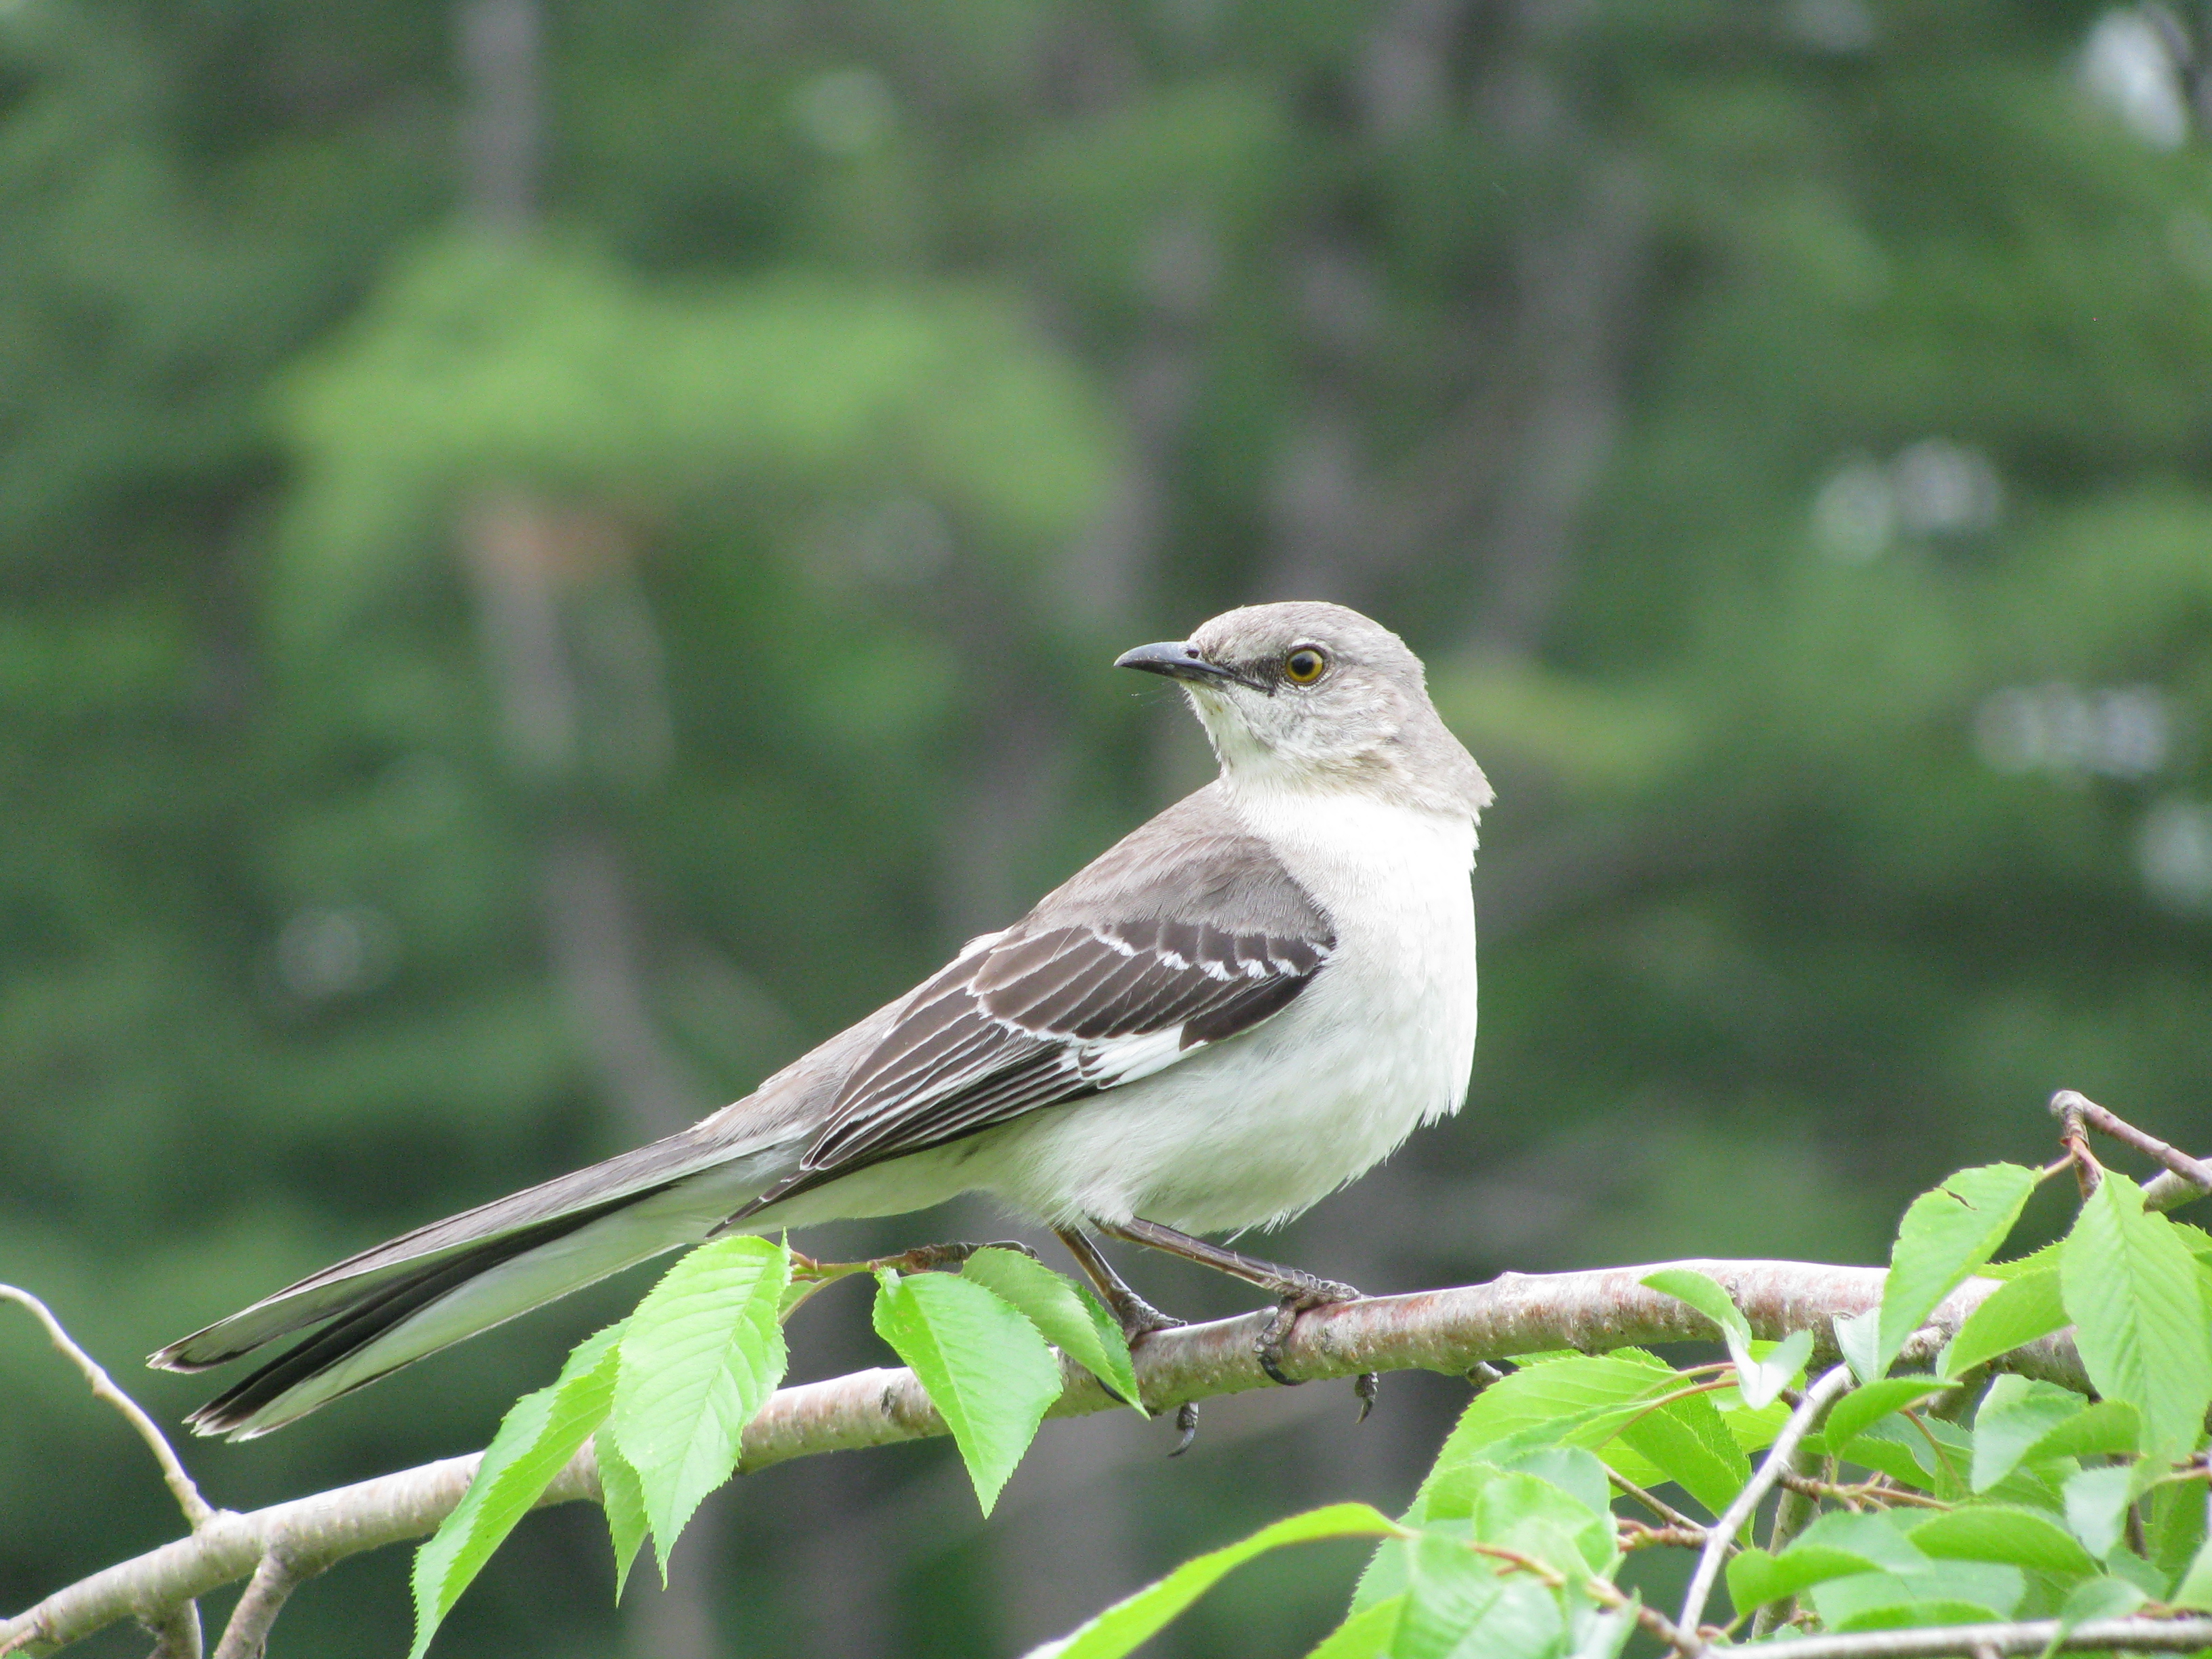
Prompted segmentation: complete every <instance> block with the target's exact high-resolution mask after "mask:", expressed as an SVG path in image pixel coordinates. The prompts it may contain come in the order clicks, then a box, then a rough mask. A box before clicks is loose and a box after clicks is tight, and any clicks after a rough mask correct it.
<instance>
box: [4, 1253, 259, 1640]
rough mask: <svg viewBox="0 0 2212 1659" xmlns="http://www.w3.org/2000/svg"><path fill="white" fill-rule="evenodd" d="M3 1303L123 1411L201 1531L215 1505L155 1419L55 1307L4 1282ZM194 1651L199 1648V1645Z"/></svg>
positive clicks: (94, 1389)
mask: <svg viewBox="0 0 2212 1659" xmlns="http://www.w3.org/2000/svg"><path fill="white" fill-rule="evenodd" d="M0 1302H13V1303H15V1304H18V1305H19V1306H21V1307H25V1308H28V1309H29V1310H31V1316H32V1317H33V1319H36V1320H37V1321H38V1322H39V1323H40V1324H41V1325H43V1326H45V1327H46V1340H48V1341H50V1342H52V1344H53V1345H54V1346H56V1347H57V1348H59V1349H60V1350H61V1351H62V1352H64V1353H65V1354H67V1355H68V1356H69V1357H70V1359H72V1360H74V1361H75V1362H76V1368H77V1370H80V1371H82V1372H83V1373H84V1380H85V1381H86V1382H88V1383H90V1384H91V1385H92V1392H93V1397H94V1399H97V1400H105V1401H106V1402H107V1403H108V1404H109V1405H111V1406H112V1407H115V1409H116V1410H117V1411H118V1412H121V1413H123V1419H124V1421H125V1422H126V1423H128V1424H130V1425H131V1427H132V1428H133V1429H135V1430H137V1433H138V1437H139V1438H140V1439H141V1440H143V1441H144V1442H145V1443H146V1445H147V1449H149V1450H150V1451H151V1452H152V1453H153V1454H154V1461H155V1462H157V1463H159V1464H160V1465H161V1479H162V1480H165V1481H167V1483H168V1486H169V1491H170V1492H171V1493H172V1495H173V1496H174V1497H175V1498H176V1500H177V1507H178V1508H179V1509H180V1510H183V1511H184V1512H185V1525H186V1526H188V1527H190V1528H191V1529H192V1530H193V1531H194V1532H197V1531H198V1530H199V1529H200V1528H202V1527H204V1526H205V1525H207V1523H208V1522H210V1521H212V1520H213V1519H214V1518H215V1515H216V1511H215V1510H214V1508H213V1507H212V1506H211V1505H210V1504H209V1503H208V1501H207V1499H206V1498H202V1497H201V1496H200V1489H199V1488H198V1487H197V1486H194V1485H193V1484H192V1478H191V1476H190V1475H189V1474H185V1466H184V1465H183V1464H182V1463H181V1462H178V1460H177V1454H176V1453H175V1451H174V1450H173V1449H171V1448H170V1445H169V1443H168V1441H167V1438H166V1437H163V1435H162V1433H161V1430H160V1429H159V1428H157V1427H156V1426H155V1423H154V1419H152V1418H150V1417H149V1416H147V1415H146V1413H144V1412H143V1411H142V1410H140V1409H139V1407H138V1402H137V1401H135V1400H133V1399H132V1398H131V1396H130V1395H127V1394H125V1393H124V1392H123V1390H122V1389H118V1388H117V1387H116V1386H115V1381H114V1379H113V1378H112V1377H111V1376H108V1374H107V1373H106V1371H104V1370H101V1369H100V1362H99V1361H98V1360H96V1359H94V1358H93V1357H92V1356H91V1355H90V1354H88V1353H87V1352H85V1351H84V1350H83V1349H82V1348H80V1347H78V1346H77V1345H76V1343H75V1342H73V1341H71V1340H70V1334H69V1333H68V1332H67V1331H65V1330H64V1329H63V1328H62V1322H61V1321H60V1320H58V1319H57V1318H55V1317H54V1315H53V1310H52V1309H51V1308H49V1307H47V1306H46V1304H45V1303H43V1302H41V1301H40V1300H39V1298H38V1297H35V1296H33V1295H32V1294H31V1293H30V1292H29V1291H23V1290H18V1289H17V1288H16V1287H15V1285H0ZM4 1651H6V1650H5V1649H4V1648H0V1652H4ZM194 1651H195V1652H197V1645H195V1648H194Z"/></svg>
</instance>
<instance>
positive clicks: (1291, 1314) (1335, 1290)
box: [1252, 1272, 1366, 1416]
mask: <svg viewBox="0 0 2212 1659" xmlns="http://www.w3.org/2000/svg"><path fill="white" fill-rule="evenodd" d="M1268 1288H1269V1289H1271V1290H1273V1291H1275V1292H1276V1294H1277V1295H1278V1296H1279V1297H1281V1298H1282V1299H1281V1300H1280V1301H1279V1302H1278V1303H1277V1304H1275V1316H1274V1317H1273V1318H1272V1319H1270V1320H1269V1321H1268V1322H1267V1324H1266V1326H1265V1327H1264V1328H1262V1329H1261V1332H1260V1334H1259V1336H1258V1338H1257V1339H1256V1340H1255V1341H1254V1342H1253V1344H1252V1352H1253V1354H1254V1356H1255V1358H1258V1360H1259V1362H1260V1369H1261V1370H1263V1371H1265V1372H1267V1375H1268V1376H1270V1377H1272V1378H1273V1379H1274V1380H1275V1381H1276V1382H1278V1383H1281V1384H1282V1385H1283V1386H1284V1387H1285V1388H1286V1389H1294V1388H1296V1387H1297V1385H1298V1383H1299V1382H1300V1381H1301V1380H1302V1379H1300V1378H1298V1377H1295V1376H1285V1374H1284V1371H1283V1344H1284V1343H1285V1341H1287V1340H1289V1339H1290V1334H1291V1331H1292V1330H1293V1329H1295V1328H1297V1322H1298V1316H1299V1315H1300V1314H1302V1313H1305V1312H1307V1311H1308V1310H1310V1309H1314V1308H1327V1307H1332V1306H1334V1305H1335V1304H1338V1303H1340V1302H1357V1301H1358V1300H1359V1292H1358V1291H1356V1290H1354V1289H1353V1288H1352V1286H1351V1285H1340V1284H1338V1283H1337V1282H1336V1281H1335V1280H1334V1279H1316V1278H1315V1277H1314V1276H1313V1275H1312V1274H1310V1273H1296V1274H1293V1273H1287V1272H1286V1273H1284V1275H1283V1277H1282V1279H1281V1281H1280V1283H1279V1285H1270V1286H1269V1287H1268ZM1365 1414H1366V1413H1364V1412H1363V1413H1361V1415H1362V1416H1364V1415H1365Z"/></svg>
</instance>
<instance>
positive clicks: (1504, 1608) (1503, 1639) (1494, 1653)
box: [1389, 1534, 1566, 1659]
mask: <svg viewBox="0 0 2212 1659" xmlns="http://www.w3.org/2000/svg"><path fill="white" fill-rule="evenodd" d="M1565 1633H1566V1621H1565V1617H1564V1616H1563V1615H1562V1614H1561V1613H1560V1611H1559V1598H1558V1597H1557V1596H1556V1595H1553V1593H1552V1592H1551V1591H1550V1590H1548V1589H1546V1588H1545V1587H1544V1586H1543V1585H1542V1584H1541V1583H1537V1582H1536V1581H1535V1580H1534V1579H1533V1578H1529V1577H1525V1576H1522V1575H1519V1574H1501V1573H1500V1572H1499V1571H1498V1564H1497V1563H1496V1562H1494V1561H1492V1560H1488V1559H1485V1558H1484V1557H1482V1556H1480V1555H1477V1554H1475V1553H1474V1552H1473V1551H1471V1550H1469V1549H1468V1547H1466V1546H1465V1545H1464V1544H1463V1543H1462V1542H1461V1541H1459V1540H1458V1539H1455V1538H1440V1537H1437V1536H1435V1535H1433V1534H1425V1535H1424V1536H1422V1537H1419V1538H1417V1539H1415V1540H1413V1545H1412V1547H1411V1550H1410V1574H1409V1582H1408V1584H1407V1591H1406V1610H1405V1612H1404V1613H1401V1615H1400V1616H1399V1620H1398V1628H1397V1630H1396V1632H1395V1633H1394V1634H1393V1636H1392V1638H1391V1643H1390V1647H1389V1656H1390V1659H1536V1656H1539V1655H1544V1654H1548V1653H1550V1652H1552V1651H1553V1649H1554V1648H1556V1647H1557V1646H1558V1644H1559V1641H1560V1639H1561V1638H1563V1637H1564V1636H1565Z"/></svg>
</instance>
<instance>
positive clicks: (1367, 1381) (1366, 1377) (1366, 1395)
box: [1352, 1371, 1383, 1423]
mask: <svg viewBox="0 0 2212 1659" xmlns="http://www.w3.org/2000/svg"><path fill="white" fill-rule="evenodd" d="M1382 1391H1383V1373H1382V1372H1380V1371H1362V1372H1360V1373H1359V1375H1358V1376H1355V1377H1353V1378H1352V1393H1354V1394H1356V1395H1358V1396H1359V1415H1358V1418H1356V1419H1354V1421H1356V1422H1360V1423H1364V1422H1365V1421H1366V1420H1367V1414H1368V1413H1370V1412H1371V1411H1373V1410H1374V1409H1375V1397H1376V1395H1378V1394H1380V1393H1381V1392H1382Z"/></svg>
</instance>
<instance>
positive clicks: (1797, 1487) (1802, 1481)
mask: <svg viewBox="0 0 2212 1659" xmlns="http://www.w3.org/2000/svg"><path fill="white" fill-rule="evenodd" d="M1775 1480H1776V1482H1777V1484H1778V1485H1780V1486H1782V1487H1783V1488H1784V1489H1785V1490H1786V1491H1789V1492H1796V1493H1798V1494H1800V1495H1801V1496H1802V1497H1805V1498H1835V1499H1836V1500H1837V1501H1838V1502H1839V1503H1844V1504H1862V1503H1865V1504H1905V1505H1906V1506H1907V1507H1908V1508H1911V1509H1922V1510H1944V1511H1946V1512H1948V1510H1950V1509H1951V1508H1952V1507H1953V1506H1952V1505H1951V1504H1946V1503H1945V1502H1944V1501H1943V1500H1942V1498H1930V1497H1929V1496H1928V1495H1927V1494H1926V1493H1924V1492H1914V1491H1912V1490H1911V1489H1910V1488H1909V1487H1905V1486H1889V1485H1887V1484H1885V1483H1884V1482H1883V1481H1882V1480H1861V1481H1858V1482H1857V1483H1855V1484H1853V1485H1850V1486H1844V1485H1840V1484H1838V1482H1836V1481H1833V1480H1813V1479H1811V1478H1810V1477H1809V1476H1806V1475H1802V1474H1798V1473H1797V1472H1796V1470H1795V1469H1784V1471H1783V1472H1782V1473H1781V1474H1778V1475H1777V1476H1776V1477H1775ZM1768 1548H1769V1549H1770V1550H1771V1551H1772V1552H1773V1553H1776V1554H1780V1553H1781V1551H1782V1547H1781V1546H1780V1545H1779V1544H1771V1545H1769V1546H1768Z"/></svg>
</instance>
